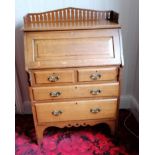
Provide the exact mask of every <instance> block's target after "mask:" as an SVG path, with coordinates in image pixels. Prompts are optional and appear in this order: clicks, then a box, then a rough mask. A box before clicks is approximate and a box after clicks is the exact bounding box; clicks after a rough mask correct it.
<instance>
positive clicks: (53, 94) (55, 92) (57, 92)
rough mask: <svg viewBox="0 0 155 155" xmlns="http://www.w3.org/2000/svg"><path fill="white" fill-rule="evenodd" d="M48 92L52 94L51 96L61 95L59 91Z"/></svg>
mask: <svg viewBox="0 0 155 155" xmlns="http://www.w3.org/2000/svg"><path fill="white" fill-rule="evenodd" d="M49 94H50V96H52V97H58V96H60V95H61V92H59V91H53V92H50V93H49Z"/></svg>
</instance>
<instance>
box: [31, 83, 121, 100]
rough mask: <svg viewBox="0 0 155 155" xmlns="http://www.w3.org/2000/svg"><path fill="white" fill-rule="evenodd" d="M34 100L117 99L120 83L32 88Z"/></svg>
mask: <svg viewBox="0 0 155 155" xmlns="http://www.w3.org/2000/svg"><path fill="white" fill-rule="evenodd" d="M32 94H33V100H36V101H39V100H50V99H65V98H66V99H68V98H83V97H85V98H87V97H117V96H118V95H119V83H118V82H114V83H101V84H85V85H69V86H53V87H51V86H50V87H32Z"/></svg>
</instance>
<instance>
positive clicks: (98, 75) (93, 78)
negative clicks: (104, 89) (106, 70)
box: [90, 73, 101, 80]
mask: <svg viewBox="0 0 155 155" xmlns="http://www.w3.org/2000/svg"><path fill="white" fill-rule="evenodd" d="M90 78H91V79H92V80H98V79H100V78H101V74H99V73H93V74H91V75H90Z"/></svg>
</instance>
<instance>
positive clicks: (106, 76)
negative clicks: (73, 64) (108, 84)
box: [78, 67, 118, 82]
mask: <svg viewBox="0 0 155 155" xmlns="http://www.w3.org/2000/svg"><path fill="white" fill-rule="evenodd" d="M117 75H118V68H117V67H107V68H91V69H78V81H79V82H86V81H114V80H117Z"/></svg>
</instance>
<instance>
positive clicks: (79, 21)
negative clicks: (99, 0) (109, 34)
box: [24, 7, 120, 31]
mask: <svg viewBox="0 0 155 155" xmlns="http://www.w3.org/2000/svg"><path fill="white" fill-rule="evenodd" d="M118 17H119V15H118V13H116V12H114V11H111V10H110V11H99V10H90V9H89V10H88V9H81V8H72V7H69V8H64V9H58V10H53V11H47V12H41V13H29V14H27V15H26V16H25V17H24V31H47V30H64V29H65V30H67V29H69V30H70V29H86V28H90V29H92V28H93V29H94V28H95V29H96V28H120V25H119V24H118Z"/></svg>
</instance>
